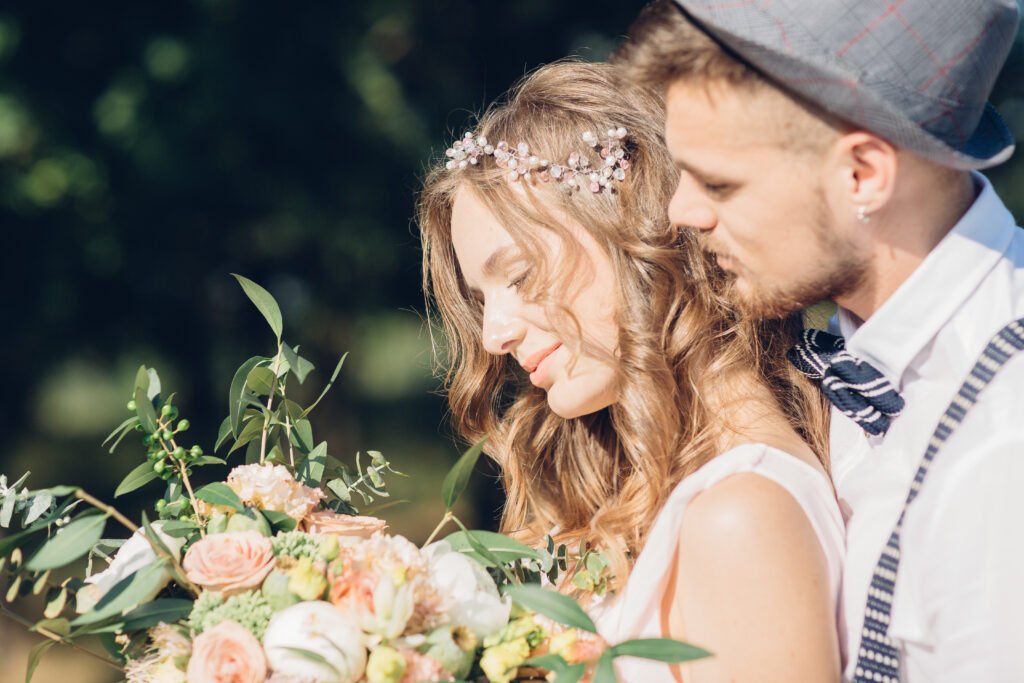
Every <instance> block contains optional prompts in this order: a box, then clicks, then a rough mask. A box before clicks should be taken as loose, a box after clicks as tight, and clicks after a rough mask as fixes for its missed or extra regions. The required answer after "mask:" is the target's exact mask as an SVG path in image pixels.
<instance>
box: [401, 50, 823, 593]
mask: <svg viewBox="0 0 1024 683" xmlns="http://www.w3.org/2000/svg"><path fill="white" fill-rule="evenodd" d="M663 118H664V112H663V105H662V102H661V99H660V98H659V97H658V96H657V95H655V94H652V93H651V92H649V91H647V90H645V89H642V88H640V87H637V86H630V85H628V84H625V85H624V84H623V83H621V82H620V81H619V80H618V79H617V78H616V73H615V68H614V67H612V66H609V65H607V64H589V63H582V62H576V61H563V62H558V63H555V64H551V65H548V66H545V67H542V68H540V69H538V70H536V71H535V72H533V73H532V74H530V75H528V76H527V77H525V78H524V79H523V80H522V81H521V82H520V83H519V84H518V85H517V86H516V87H515V88H513V89H512V90H511V91H510V93H509V94H508V96H507V98H506V99H504V100H503V101H501V102H499V103H497V104H495V105H494V106H492V107H491V108H489V109H488V110H487V111H486V112H485V114H484V115H483V116H482V117H481V119H480V121H479V123H478V125H477V127H476V130H475V133H476V134H479V135H484V136H486V137H487V139H488V140H491V141H498V140H506V141H508V142H509V143H510V144H513V145H514V144H517V143H518V142H520V141H525V142H528V143H529V146H530V149H531V150H537V151H538V153H543V154H544V155H545V156H546V157H548V158H551V159H563V158H566V157H567V156H568V155H569V154H570V153H571V152H572V151H575V150H578V149H580V148H581V145H580V142H579V139H580V134H581V132H583V131H586V130H604V129H606V128H608V127H609V126H612V125H615V126H624V127H625V128H626V129H627V130H628V131H629V134H628V136H627V138H626V140H625V141H624V144H625V145H626V148H627V151H628V154H629V158H630V164H631V165H630V171H629V174H628V177H627V178H626V179H625V181H624V182H622V183H619V184H618V185H617V192H616V193H614V194H610V193H600V194H591V193H588V192H576V193H568V192H565V191H564V190H563V189H562V188H561V187H559V186H556V185H545V184H542V183H536V184H532V185H531V184H529V183H525V184H524V183H514V184H513V183H510V182H509V181H508V180H507V174H506V171H505V169H502V168H500V167H497V166H496V165H495V164H493V163H485V162H482V163H480V164H479V165H478V166H473V167H470V168H467V169H463V170H458V169H456V170H448V169H445V167H444V161H443V160H441V161H440V162H439V163H438V164H437V165H436V166H435V167H434V168H433V169H432V170H431V171H430V172H429V173H428V175H427V178H426V180H425V185H424V189H423V191H422V194H421V196H420V199H419V206H418V221H419V227H420V232H421V239H422V246H423V287H424V292H425V294H426V298H427V310H428V315H430V316H431V318H432V319H433V320H435V321H437V322H439V323H440V327H441V329H442V330H443V336H441V335H439V336H441V339H443V342H440V343H438V344H436V345H435V350H436V352H437V357H438V358H439V359H440V362H441V365H442V367H443V377H444V386H445V389H446V390H447V396H448V401H449V405H450V409H451V415H452V422H453V426H454V428H455V431H456V432H457V434H458V436H459V437H461V438H462V439H465V440H466V441H468V442H473V441H476V440H477V439H479V438H481V437H482V436H484V435H489V437H490V438H489V441H488V444H487V447H486V452H487V453H488V454H489V455H490V456H491V457H492V458H493V459H494V460H495V461H496V462H497V463H498V465H499V466H500V468H501V472H502V479H503V482H504V485H505V489H506V494H507V504H506V506H505V509H504V511H503V516H502V522H501V526H502V529H503V531H505V532H510V533H514V534H516V535H517V536H519V537H520V538H521V539H522V540H524V541H526V542H529V543H539V542H541V541H542V540H543V537H544V536H545V535H546V534H547V533H549V532H551V531H552V530H553V529H558V530H559V534H558V537H559V540H562V541H564V542H567V543H574V542H578V541H584V542H586V543H588V544H591V545H593V546H597V547H600V548H601V549H602V550H603V551H604V552H605V553H606V554H607V555H608V557H609V559H610V560H611V561H612V567H613V571H614V573H615V576H616V580H617V581H623V580H624V579H625V578H626V576H627V575H628V572H629V567H630V565H631V562H632V560H633V559H634V558H635V557H636V555H637V554H638V553H639V552H640V550H641V549H642V547H643V543H644V541H645V539H646V537H647V534H648V532H649V531H650V527H651V524H652V523H653V521H654V518H655V516H656V515H657V513H658V511H659V510H660V509H661V507H662V505H663V504H664V502H665V500H666V498H667V497H668V495H669V493H670V492H671V491H672V489H673V488H674V486H675V485H676V484H677V483H678V482H679V481H680V480H682V478H683V477H684V476H686V475H687V474H689V473H691V472H693V471H694V470H696V469H697V468H699V467H700V466H701V465H703V464H704V463H706V462H707V461H708V460H710V459H711V458H712V457H714V456H715V455H716V454H717V452H718V451H719V445H720V444H721V442H722V439H721V437H722V435H723V433H725V432H726V431H727V430H729V428H730V427H729V424H728V422H727V414H728V410H724V411H723V410H722V407H723V406H722V404H721V403H716V404H715V405H712V404H711V403H710V402H709V400H708V397H709V396H710V395H711V393H712V391H711V388H712V386H713V385H715V383H719V384H721V383H722V382H723V381H727V380H728V379H729V378H732V377H734V376H737V375H738V374H740V373H744V372H748V373H749V372H751V371H752V372H753V373H754V374H755V375H756V376H758V377H760V380H761V381H762V382H763V383H764V385H765V386H766V387H768V388H769V389H770V390H771V392H772V394H773V395H774V397H775V399H776V402H777V403H778V406H779V408H780V409H781V410H782V411H783V412H785V414H786V415H787V417H788V418H789V420H790V422H791V424H792V425H793V426H794V428H796V430H797V431H798V432H799V433H800V434H801V435H802V436H803V437H804V439H805V440H806V441H807V442H808V443H809V444H810V445H811V446H812V448H814V449H815V451H816V452H817V453H820V454H823V453H824V452H825V450H824V447H825V444H824V441H825V428H824V424H825V423H824V415H825V411H824V410H823V407H822V403H821V399H820V396H819V395H818V394H817V392H816V390H815V389H814V388H813V387H811V386H810V385H809V384H808V383H806V381H805V380H804V379H803V378H802V377H801V376H800V375H799V374H798V373H797V372H796V371H795V370H794V369H792V368H791V367H790V366H789V364H788V362H787V361H786V360H785V357H784V352H785V350H786V348H788V346H789V345H790V344H791V343H792V342H793V341H794V340H795V338H796V336H797V334H798V333H799V329H800V322H799V319H798V318H797V317H790V318H787V319H785V320H781V321H767V322H760V323H755V322H741V321H739V316H738V315H737V314H736V311H735V310H734V309H733V307H732V306H731V304H730V303H729V298H728V296H727V293H728V287H729V284H728V281H727V279H726V277H725V275H724V274H723V273H722V272H721V271H720V270H719V269H718V268H717V266H716V265H715V264H714V263H713V261H711V260H710V257H709V256H707V255H706V254H705V253H704V252H703V251H702V250H701V249H700V247H699V244H698V243H697V239H696V237H695V236H694V235H693V234H692V233H691V232H690V231H688V230H682V231H678V230H676V229H674V228H673V227H672V226H671V225H670V224H669V222H668V219H667V215H666V209H665V207H667V205H668V202H669V199H670V197H671V195H672V192H673V189H674V187H675V183H676V181H677V179H678V176H677V173H676V171H675V170H674V168H673V165H672V162H671V159H670V158H669V156H668V153H667V151H666V149H665V147H664V143H663V142H662V138H661V136H662V126H663V123H664V121H663ZM488 161H490V160H488ZM462 188H465V189H467V190H470V191H472V192H474V193H475V194H476V195H477V196H478V197H479V198H480V199H481V200H482V201H483V203H484V204H485V205H486V206H487V207H488V208H489V209H490V211H491V212H492V213H493V214H494V215H495V216H496V217H497V218H498V219H499V220H500V221H501V223H502V225H503V227H504V228H505V229H506V230H507V231H508V232H509V233H510V234H511V235H512V237H513V239H514V240H515V241H516V243H517V244H518V246H519V247H520V249H521V250H522V251H523V252H524V253H525V254H527V255H528V258H529V259H530V262H531V266H532V274H531V277H530V280H529V282H528V283H527V285H526V290H525V291H526V293H527V296H529V297H531V298H532V299H533V300H535V301H538V302H540V303H542V304H544V306H545V308H546V310H547V311H548V313H549V316H550V317H551V319H552V320H553V321H554V324H555V325H556V326H557V327H558V331H559V335H560V339H562V341H563V342H565V343H566V345H567V346H571V347H572V348H573V350H574V351H575V352H576V353H582V352H584V351H589V350H591V348H590V346H588V344H589V341H588V340H586V339H579V330H580V329H581V328H580V326H579V325H578V324H576V321H575V320H574V319H573V318H572V316H571V315H570V314H569V313H568V310H567V308H566V307H565V306H564V305H563V303H562V302H566V301H571V300H572V296H573V294H574V291H575V289H574V288H575V287H578V286H580V281H581V278H580V277H579V276H578V274H579V273H580V272H585V270H586V260H585V258H584V255H583V253H582V249H581V248H580V246H579V244H578V242H577V240H576V239H575V238H574V237H573V235H572V230H573V227H572V226H575V229H577V230H579V229H584V230H586V231H587V232H588V233H589V234H590V235H591V236H592V237H593V238H594V240H596V242H597V244H598V245H599V246H600V248H601V249H603V250H604V251H605V252H606V253H607V254H608V256H609V258H610V260H611V262H612V265H613V268H614V271H615V274H616V286H617V298H618V302H617V303H618V306H617V308H618V312H617V319H616V322H617V324H618V326H619V330H620V334H619V339H618V348H617V366H618V394H617V395H618V398H617V401H616V402H615V403H614V404H613V405H611V406H610V407H608V408H606V409H604V410H601V411H598V412H596V413H593V414H589V415H585V416H582V417H579V418H573V419H563V418H560V417H558V416H557V415H555V414H554V413H553V412H552V411H551V409H550V408H549V407H548V405H547V399H546V394H545V392H544V391H543V390H541V389H538V388H536V387H534V386H532V385H531V384H530V383H529V382H528V381H527V377H526V374H525V372H524V371H523V370H522V368H521V367H520V366H519V364H518V363H517V362H516V361H515V359H514V358H512V357H511V356H509V355H503V356H492V355H490V354H488V353H487V352H486V351H485V350H484V347H483V342H482V327H483V310H482V306H481V304H480V303H479V302H478V301H476V300H475V299H474V298H473V297H472V296H471V294H470V292H469V291H468V289H467V287H466V284H465V282H464V281H463V278H462V275H461V273H460V270H459V264H458V261H457V259H456V255H455V251H454V247H453V244H452V235H451V219H452V206H453V203H454V199H455V196H456V193H457V191H459V190H460V189H462ZM539 231H550V232H551V233H553V234H554V235H556V236H557V237H558V238H559V239H560V240H561V243H562V245H563V246H564V247H565V248H564V249H563V250H562V257H561V258H560V261H559V262H558V263H549V262H548V260H547V259H546V257H545V254H546V252H545V249H544V248H543V243H542V242H541V241H540V238H539V234H540V233H539ZM584 280H585V277H584ZM573 341H575V343H573ZM717 395H718V396H719V398H720V397H721V392H720V391H719V392H718V393H717ZM570 547H573V546H572V545H570Z"/></svg>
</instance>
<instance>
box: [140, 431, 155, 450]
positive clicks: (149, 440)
mask: <svg viewBox="0 0 1024 683" xmlns="http://www.w3.org/2000/svg"><path fill="white" fill-rule="evenodd" d="M142 445H143V446H146V447H147V448H148V447H150V446H152V445H153V435H152V434H146V435H145V436H144V437H142Z"/></svg>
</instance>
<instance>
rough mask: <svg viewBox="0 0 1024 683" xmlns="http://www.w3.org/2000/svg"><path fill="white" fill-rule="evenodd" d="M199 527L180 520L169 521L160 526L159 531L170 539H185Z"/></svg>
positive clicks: (193, 523)
mask: <svg viewBox="0 0 1024 683" xmlns="http://www.w3.org/2000/svg"><path fill="white" fill-rule="evenodd" d="M198 528H199V526H198V525H197V524H196V523H195V522H188V521H185V520H182V519H169V520H167V521H165V522H164V523H163V524H161V525H160V531H162V532H164V533H165V534H167V535H168V536H170V537H172V538H187V537H188V536H189V535H190V534H191V533H192V532H194V531H195V530H196V529H198Z"/></svg>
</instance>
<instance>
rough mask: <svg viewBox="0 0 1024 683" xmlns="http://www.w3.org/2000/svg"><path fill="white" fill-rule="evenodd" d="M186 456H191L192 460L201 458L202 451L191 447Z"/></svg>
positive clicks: (196, 447)
mask: <svg viewBox="0 0 1024 683" xmlns="http://www.w3.org/2000/svg"><path fill="white" fill-rule="evenodd" d="M188 454H189V455H190V456H192V459H193V460H195V459H196V458H201V457H202V455H203V449H202V448H200V447H199V446H193V447H192V448H191V449H189V452H188Z"/></svg>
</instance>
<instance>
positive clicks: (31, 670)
mask: <svg viewBox="0 0 1024 683" xmlns="http://www.w3.org/2000/svg"><path fill="white" fill-rule="evenodd" d="M56 644H57V641H55V640H44V641H43V642H41V643H39V644H38V645H36V646H35V647H34V648H32V651H31V652H29V654H28V666H27V667H25V683H32V676H34V675H35V673H36V667H38V666H39V661H40V660H41V659H42V658H43V655H44V654H46V651H47V650H49V649H50V648H51V647H53V646H54V645H56Z"/></svg>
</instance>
